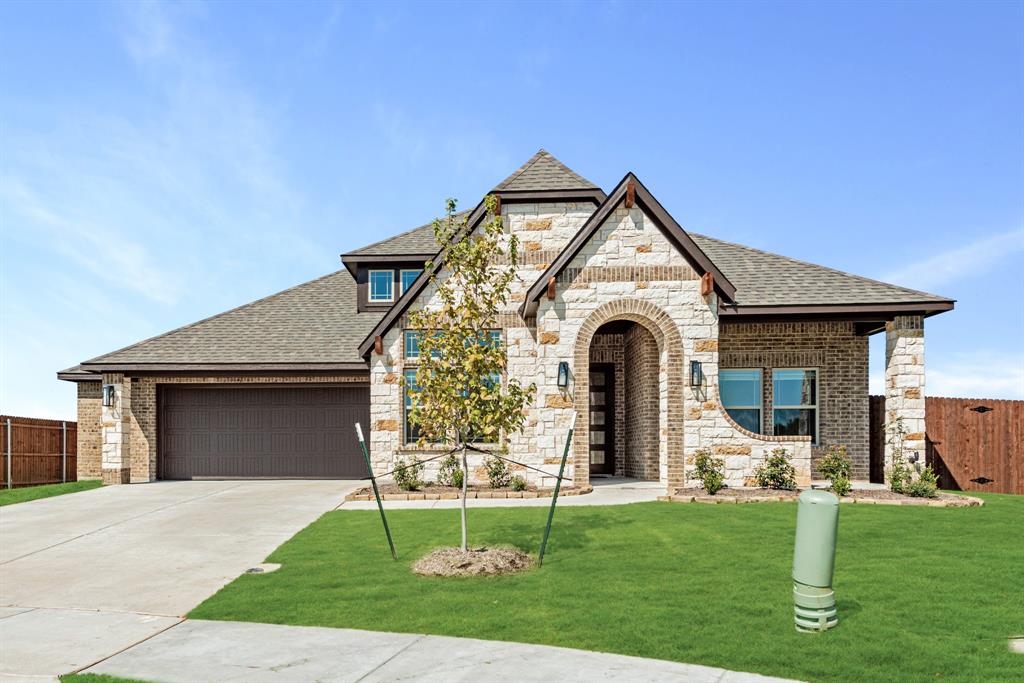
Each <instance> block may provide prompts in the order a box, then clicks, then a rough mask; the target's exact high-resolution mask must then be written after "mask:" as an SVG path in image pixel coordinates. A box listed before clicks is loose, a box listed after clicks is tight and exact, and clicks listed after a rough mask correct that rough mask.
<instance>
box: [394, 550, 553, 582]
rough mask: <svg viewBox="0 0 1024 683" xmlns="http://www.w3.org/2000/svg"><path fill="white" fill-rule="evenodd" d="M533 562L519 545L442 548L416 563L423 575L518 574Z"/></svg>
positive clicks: (415, 567)
mask: <svg viewBox="0 0 1024 683" xmlns="http://www.w3.org/2000/svg"><path fill="white" fill-rule="evenodd" d="M532 566H533V556H532V555H528V554H526V553H524V552H523V551H522V550H520V549H519V548H511V547H507V546H499V547H496V548H470V549H469V550H467V551H465V552H463V551H462V549H461V548H438V549H437V550H435V551H434V552H432V553H430V554H429V555H427V556H426V557H423V558H420V559H419V560H417V561H416V563H415V564H413V566H412V570H413V572H414V573H416V574H420V575H422V576H479V575H480V574H514V573H515V572H521V571H525V570H527V569H529V568H530V567H532Z"/></svg>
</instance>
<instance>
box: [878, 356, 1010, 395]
mask: <svg viewBox="0 0 1024 683" xmlns="http://www.w3.org/2000/svg"><path fill="white" fill-rule="evenodd" d="M869 390H870V392H871V393H872V394H879V395H880V394H884V393H885V371H884V370H874V371H872V372H871V375H870V378H869ZM925 394H926V395H928V396H950V397H957V398H990V399H995V398H1001V399H1017V400H1020V399H1024V353H1018V354H1013V353H958V354H951V355H948V356H946V357H944V358H943V359H942V360H941V361H939V362H935V363H930V362H928V360H927V359H926V360H925Z"/></svg>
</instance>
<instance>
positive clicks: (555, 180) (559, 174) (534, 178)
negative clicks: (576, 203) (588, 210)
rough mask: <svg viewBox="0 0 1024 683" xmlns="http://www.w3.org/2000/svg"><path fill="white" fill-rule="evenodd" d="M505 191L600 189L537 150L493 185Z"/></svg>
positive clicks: (544, 151)
mask: <svg viewBox="0 0 1024 683" xmlns="http://www.w3.org/2000/svg"><path fill="white" fill-rule="evenodd" d="M494 189H495V190H504V191H507V192H516V191H528V190H595V189H600V188H598V187H597V185H595V184H594V183H592V182H590V181H589V180H587V179H586V178H584V177H583V176H581V175H580V174H579V173H576V171H574V170H572V169H571V168H569V167H568V166H566V165H565V164H563V163H562V162H561V161H559V160H558V159H556V158H555V157H553V156H551V154H550V153H549V152H547V151H546V150H543V149H541V150H539V151H538V152H537V153H536V154H534V155H533V156H532V157H530V159H529V161H527V162H526V163H525V164H523V165H522V166H520V167H519V168H518V169H516V171H515V172H514V173H513V174H512V175H510V176H509V177H508V178H505V180H503V181H501V182H500V183H498V184H497V185H495V187H494Z"/></svg>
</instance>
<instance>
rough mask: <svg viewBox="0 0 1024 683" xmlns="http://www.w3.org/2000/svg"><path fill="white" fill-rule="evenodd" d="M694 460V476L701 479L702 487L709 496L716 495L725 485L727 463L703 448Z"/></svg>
mask: <svg viewBox="0 0 1024 683" xmlns="http://www.w3.org/2000/svg"><path fill="white" fill-rule="evenodd" d="M695 455H696V457H695V458H694V465H695V467H694V470H693V473H694V475H695V476H696V477H697V478H698V479H700V483H701V486H702V487H703V488H704V490H705V491H707V492H708V495H712V496H713V495H715V494H716V493H718V492H719V491H720V490H721V489H722V486H723V484H724V483H725V461H724V460H722V459H721V458H715V457H713V456H712V455H711V451H709V450H708V449H706V448H701V449H700V450H698V451H697V452H696V454H695Z"/></svg>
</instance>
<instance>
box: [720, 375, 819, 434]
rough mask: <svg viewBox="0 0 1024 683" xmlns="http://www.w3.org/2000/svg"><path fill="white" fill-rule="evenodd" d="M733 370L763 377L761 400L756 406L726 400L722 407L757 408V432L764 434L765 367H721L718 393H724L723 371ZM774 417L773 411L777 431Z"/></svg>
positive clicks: (773, 426)
mask: <svg viewBox="0 0 1024 683" xmlns="http://www.w3.org/2000/svg"><path fill="white" fill-rule="evenodd" d="M788 369H790V368H787V370H788ZM792 369H794V370H795V369H798V368H792ZM733 370H735V371H737V372H756V373H757V375H758V377H760V378H761V396H760V398H761V402H760V403H758V404H757V405H756V406H727V405H725V402H723V403H722V407H723V408H725V410H726V412H728V411H729V409H730V408H734V409H736V410H756V411H757V417H758V420H757V432H756V433H757V434H764V369H763V368H723V367H719V368H718V385H719V390H718V393H719V395H721V393H722V390H721V385H722V373H723V372H732V371H733ZM772 372H774V369H773V370H772ZM815 389H817V387H815ZM772 398H773V399H774V398H775V396H774V387H773V395H772ZM730 418H731V419H732V420H733V421H735V420H736V418H734V417H732V416H731V415H730ZM774 419H775V415H774V413H773V414H772V431H773V432H774V431H775V422H774Z"/></svg>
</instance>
